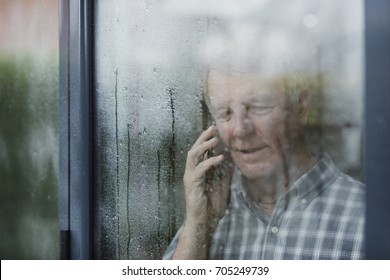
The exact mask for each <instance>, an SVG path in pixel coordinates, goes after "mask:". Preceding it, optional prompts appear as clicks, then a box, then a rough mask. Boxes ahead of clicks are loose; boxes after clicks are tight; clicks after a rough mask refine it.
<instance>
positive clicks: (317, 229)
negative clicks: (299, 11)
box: [164, 68, 365, 259]
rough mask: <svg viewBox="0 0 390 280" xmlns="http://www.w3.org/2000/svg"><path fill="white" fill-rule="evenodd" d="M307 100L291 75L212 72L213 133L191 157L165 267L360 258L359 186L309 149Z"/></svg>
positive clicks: (209, 93)
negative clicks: (173, 262)
mask: <svg viewBox="0 0 390 280" xmlns="http://www.w3.org/2000/svg"><path fill="white" fill-rule="evenodd" d="M308 94H309V93H308V91H307V90H306V89H305V87H304V86H303V85H302V84H300V83H299V81H298V79H296V78H294V77H288V76H285V77H284V78H283V77H275V78H270V77H264V76H262V75H261V74H260V73H256V72H252V73H243V72H240V71H234V69H232V68H231V69H227V70H221V69H219V70H218V69H217V70H216V69H213V70H210V72H209V73H208V77H207V90H206V94H205V98H206V101H207V104H208V106H209V109H210V112H211V115H212V117H213V120H214V125H212V126H210V127H209V128H208V129H207V130H206V131H204V132H203V133H202V134H201V135H200V136H199V138H198V139H197V141H196V142H195V144H194V145H193V146H192V148H191V150H190V151H189V152H188V156H187V162H186V169H185V174H184V187H185V196H186V218H185V223H184V225H183V226H182V228H181V229H180V231H179V232H178V233H177V235H176V237H175V238H174V240H173V241H172V243H171V244H170V246H169V248H168V250H167V252H166V254H165V256H164V258H165V259H171V258H172V259H360V258H363V254H362V251H363V239H364V238H363V231H364V216H365V209H364V192H365V190H364V189H365V187H364V185H363V184H362V183H360V182H358V181H356V180H354V179H352V178H350V177H349V176H347V175H345V174H343V173H341V172H340V171H339V170H338V169H337V168H336V167H335V165H334V164H333V162H332V161H331V159H330V158H329V156H328V155H326V154H322V155H316V156H315V155H313V154H312V153H311V152H310V151H309V149H308V146H307V145H306V143H305V138H304V125H305V123H306V120H307V117H308V112H309V96H308ZM221 145H223V146H224V147H225V149H224V151H222V153H217V154H215V152H212V151H213V149H214V150H218V147H219V146H221ZM219 150H221V149H219ZM222 150H223V149H222ZM213 173H214V174H216V173H218V174H219V175H218V176H216V175H214V176H213V175H212V174H213Z"/></svg>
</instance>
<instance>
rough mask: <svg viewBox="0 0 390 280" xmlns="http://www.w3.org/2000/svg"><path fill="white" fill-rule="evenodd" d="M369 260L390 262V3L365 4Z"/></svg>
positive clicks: (369, 0)
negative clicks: (389, 260)
mask: <svg viewBox="0 0 390 280" xmlns="http://www.w3.org/2000/svg"><path fill="white" fill-rule="evenodd" d="M365 51H366V53H365V55H366V57H365V58H366V65H365V78H366V85H365V87H366V88H365V100H364V102H365V103H364V104H365V133H364V137H365V151H364V153H365V166H364V169H365V170H364V171H365V174H364V176H365V182H366V185H367V210H366V217H367V221H366V235H365V236H366V258H367V259H390V219H389V217H390V142H389V139H390V2H389V1H388V0H365Z"/></svg>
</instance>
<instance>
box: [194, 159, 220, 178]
mask: <svg viewBox="0 0 390 280" xmlns="http://www.w3.org/2000/svg"><path fill="white" fill-rule="evenodd" d="M223 159H224V156H223V155H219V156H215V157H211V158H208V159H206V160H204V161H202V162H201V163H199V164H198V166H197V167H196V172H197V173H199V175H201V176H203V175H205V174H206V172H207V171H208V170H209V169H210V168H212V167H215V166H217V165H219V164H220V163H221V162H222V161H223Z"/></svg>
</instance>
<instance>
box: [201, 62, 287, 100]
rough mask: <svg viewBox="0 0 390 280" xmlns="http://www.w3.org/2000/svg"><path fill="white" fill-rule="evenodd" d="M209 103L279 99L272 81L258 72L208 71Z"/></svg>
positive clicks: (277, 91) (278, 93)
mask: <svg viewBox="0 0 390 280" xmlns="http://www.w3.org/2000/svg"><path fill="white" fill-rule="evenodd" d="M207 89H208V90H207V92H208V93H207V94H208V98H209V101H211V100H214V101H215V100H221V99H229V100H236V101H239V100H240V99H245V100H254V99H256V100H257V101H267V102H269V101H272V100H278V99H280V98H281V96H282V94H281V91H280V89H278V87H277V85H276V84H275V83H274V81H273V79H272V78H270V77H267V76H266V75H262V74H261V73H258V72H250V73H248V72H238V71H236V72H235V71H221V70H214V69H213V70H210V71H209V73H208V77H207Z"/></svg>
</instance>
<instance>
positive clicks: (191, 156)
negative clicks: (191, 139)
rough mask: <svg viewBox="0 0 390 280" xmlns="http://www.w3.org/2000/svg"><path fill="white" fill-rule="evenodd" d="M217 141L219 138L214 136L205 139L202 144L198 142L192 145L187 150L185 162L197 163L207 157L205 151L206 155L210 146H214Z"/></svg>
mask: <svg viewBox="0 0 390 280" xmlns="http://www.w3.org/2000/svg"><path fill="white" fill-rule="evenodd" d="M218 142H219V139H218V138H217V137H214V138H212V139H210V140H207V141H206V142H203V143H202V144H199V145H198V146H196V147H193V148H192V149H191V150H190V151H189V152H188V156H187V164H188V163H190V164H192V165H195V166H196V165H198V164H199V162H200V161H202V160H205V159H207V158H208V157H206V153H207V155H208V150H210V149H211V148H214V147H215V146H216V145H217V144H218Z"/></svg>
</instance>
